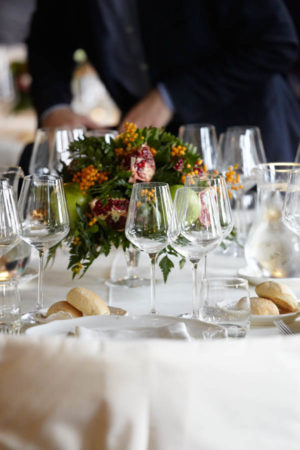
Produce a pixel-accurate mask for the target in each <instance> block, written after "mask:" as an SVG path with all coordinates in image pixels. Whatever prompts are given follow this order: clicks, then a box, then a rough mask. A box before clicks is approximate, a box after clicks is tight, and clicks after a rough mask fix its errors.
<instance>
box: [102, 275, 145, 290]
mask: <svg viewBox="0 0 300 450" xmlns="http://www.w3.org/2000/svg"><path fill="white" fill-rule="evenodd" d="M105 284H106V286H109V287H126V288H136V287H142V286H149V285H150V280H149V279H147V278H139V277H125V278H120V279H119V280H107V281H106V282H105Z"/></svg>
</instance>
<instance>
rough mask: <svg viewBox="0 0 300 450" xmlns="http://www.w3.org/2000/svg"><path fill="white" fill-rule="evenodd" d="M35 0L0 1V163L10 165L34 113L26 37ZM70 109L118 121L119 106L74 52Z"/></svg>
mask: <svg viewBox="0 0 300 450" xmlns="http://www.w3.org/2000/svg"><path fill="white" fill-rule="evenodd" d="M34 9H35V0H1V1H0V164H1V165H14V164H16V163H17V162H18V160H19V157H20V154H21V152H22V150H23V148H24V146H25V145H26V143H28V142H32V141H33V140H34V134H35V130H36V126H37V121H36V114H35V112H34V110H33V108H32V105H31V99H30V84H31V77H30V75H29V73H28V70H27V49H26V37H27V34H28V31H29V27H30V21H31V17H32V14H33V12H34ZM74 60H75V61H76V63H77V64H76V69H75V71H74V74H73V80H72V92H73V102H72V107H73V109H74V110H75V111H76V112H78V113H80V114H88V115H89V116H90V117H91V118H92V119H93V120H94V121H95V122H96V123H98V124H99V125H100V126H103V127H108V126H114V125H116V124H117V123H118V122H119V117H120V114H119V110H118V108H117V107H116V105H115V103H114V102H113V101H112V99H111V98H110V96H109V94H108V92H107V90H106V89H105V87H104V85H103V84H102V82H101V80H100V79H99V77H98V75H97V74H96V72H95V71H94V69H93V67H92V66H91V65H90V64H89V62H88V61H87V58H86V55H85V52H84V51H83V50H81V49H78V50H77V51H76V52H75V53H74Z"/></svg>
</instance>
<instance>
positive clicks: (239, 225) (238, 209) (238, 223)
mask: <svg viewBox="0 0 300 450" xmlns="http://www.w3.org/2000/svg"><path fill="white" fill-rule="evenodd" d="M235 205H236V206H235V207H236V229H237V237H238V240H239V239H240V238H241V235H242V220H243V219H242V215H243V212H242V206H243V202H242V196H241V195H237V196H236V202H235Z"/></svg>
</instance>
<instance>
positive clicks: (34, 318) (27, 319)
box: [21, 311, 45, 325]
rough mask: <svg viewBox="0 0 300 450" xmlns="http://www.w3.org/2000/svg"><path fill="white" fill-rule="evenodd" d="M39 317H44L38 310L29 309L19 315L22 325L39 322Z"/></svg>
mask: <svg viewBox="0 0 300 450" xmlns="http://www.w3.org/2000/svg"><path fill="white" fill-rule="evenodd" d="M41 319H45V317H44V316H43V314H41V312H40V311H31V312H28V313H24V314H22V316H21V322H22V325H36V324H40V323H41Z"/></svg>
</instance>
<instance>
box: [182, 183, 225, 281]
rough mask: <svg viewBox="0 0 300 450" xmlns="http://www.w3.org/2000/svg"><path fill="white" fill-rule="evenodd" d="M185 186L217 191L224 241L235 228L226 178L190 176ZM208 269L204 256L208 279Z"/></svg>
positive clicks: (205, 256) (204, 275)
mask: <svg viewBox="0 0 300 450" xmlns="http://www.w3.org/2000/svg"><path fill="white" fill-rule="evenodd" d="M185 186H194V187H196V186H199V187H209V186H211V187H212V188H214V189H215V197H216V200H217V204H218V211H219V217H220V225H221V231H222V240H224V239H225V238H226V237H227V236H228V235H229V234H230V233H231V231H232V228H233V217H232V210H231V205H230V199H229V195H228V188H227V185H226V181H225V178H224V177H223V176H222V175H217V176H215V177H213V176H212V175H208V176H207V175H189V176H188V177H187V178H186V181H185ZM206 269H207V255H204V274H203V277H204V278H206Z"/></svg>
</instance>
